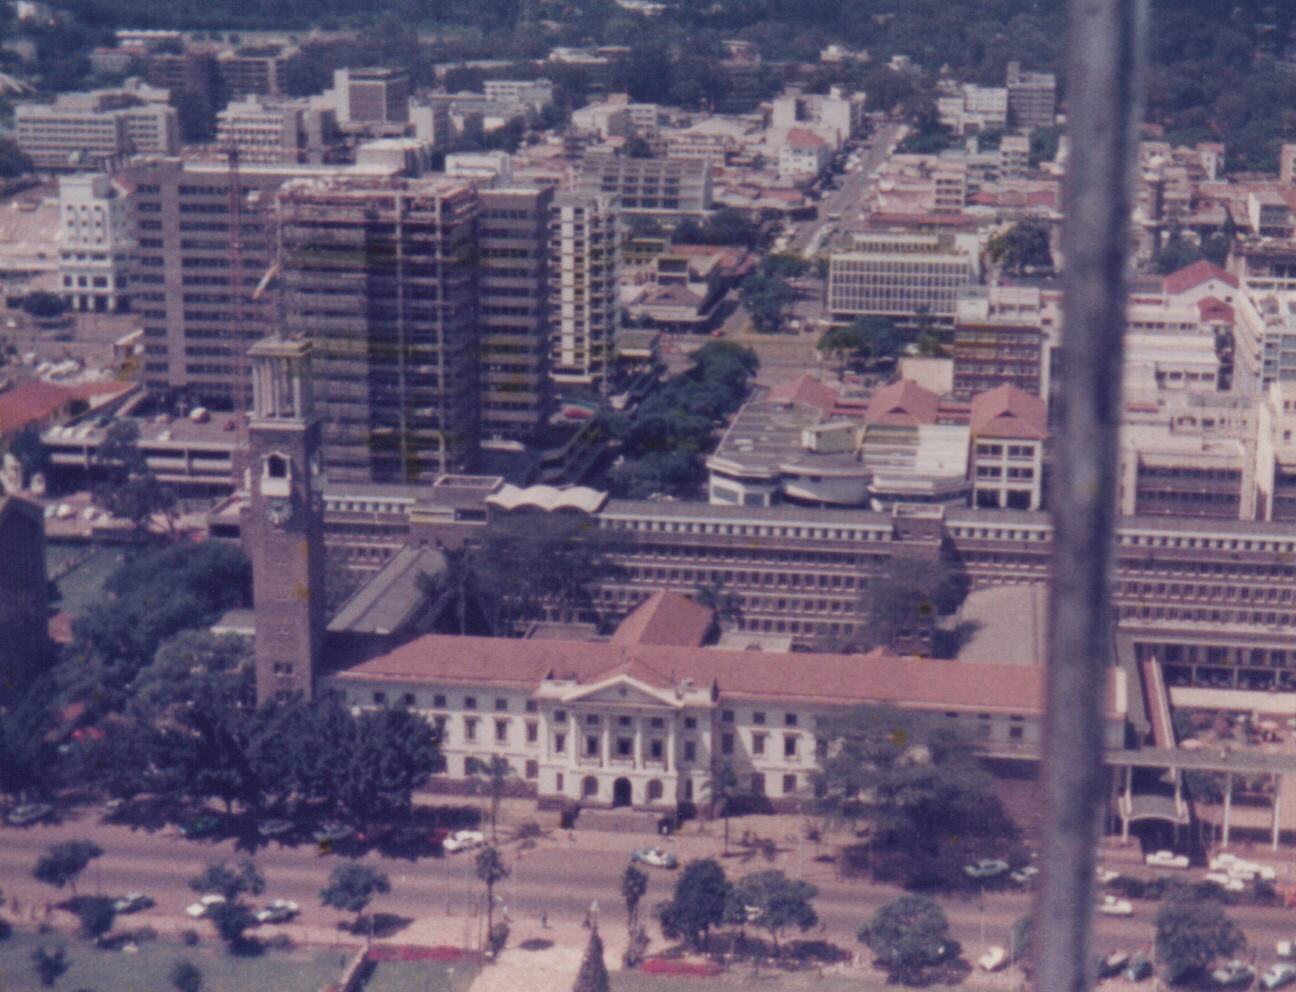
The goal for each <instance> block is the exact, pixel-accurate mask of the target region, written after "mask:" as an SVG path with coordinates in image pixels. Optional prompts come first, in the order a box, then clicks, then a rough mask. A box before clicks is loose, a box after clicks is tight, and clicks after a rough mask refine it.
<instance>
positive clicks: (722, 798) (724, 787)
mask: <svg viewBox="0 0 1296 992" xmlns="http://www.w3.org/2000/svg"><path fill="white" fill-rule="evenodd" d="M703 788H704V789H705V790H706V791H707V792H709V793H710V794H711V802H712V803H716V802H719V803H720V815H721V816H722V817H724V853H725V854H728V853H729V809H730V806H731V805H732V803H733V799H734V797H735V796H737V795H738V789H739V783H738V773H737V772H735V771H734V770H733V765H731V764H729V763H728V762H725V763H724V764H723V765H717V766H716V767H714V768H713V769H712V770H711V780H710V781H709V782H707V783H706V784H705V785H703Z"/></svg>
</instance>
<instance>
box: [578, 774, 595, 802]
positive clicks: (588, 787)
mask: <svg viewBox="0 0 1296 992" xmlns="http://www.w3.org/2000/svg"><path fill="white" fill-rule="evenodd" d="M598 791H599V788H598V779H597V778H595V777H594V776H593V775H586V776H585V778H584V779H582V780H581V796H583V797H584V798H585V799H592V798H594V797H595V796H597V795H598Z"/></svg>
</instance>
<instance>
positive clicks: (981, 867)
mask: <svg viewBox="0 0 1296 992" xmlns="http://www.w3.org/2000/svg"><path fill="white" fill-rule="evenodd" d="M1007 870H1008V862H1007V861H999V860H997V859H994V858H982V859H981V860H980V861H973V862H972V863H971V864H970V865H964V866H963V873H964V874H965V875H967V876H968V877H969V878H994V877H995V876H996V875H1002V874H1003V873H1004V872H1006V871H1007Z"/></svg>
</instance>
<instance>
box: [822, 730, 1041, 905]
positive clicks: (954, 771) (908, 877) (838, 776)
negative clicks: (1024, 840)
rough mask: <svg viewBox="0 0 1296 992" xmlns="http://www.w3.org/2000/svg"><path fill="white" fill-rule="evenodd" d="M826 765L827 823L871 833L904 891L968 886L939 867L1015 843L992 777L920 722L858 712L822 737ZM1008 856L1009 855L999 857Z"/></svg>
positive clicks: (963, 743)
mask: <svg viewBox="0 0 1296 992" xmlns="http://www.w3.org/2000/svg"><path fill="white" fill-rule="evenodd" d="M821 738H822V740H823V742H824V744H825V745H826V747H827V753H828V757H827V758H826V759H825V760H824V762H823V767H822V771H821V772H820V773H818V775H817V776H816V778H815V793H816V795H817V796H818V797H819V800H818V810H819V812H820V813H821V814H823V815H825V816H826V817H828V818H830V819H833V820H837V821H839V822H845V823H848V824H853V823H855V822H856V821H858V820H860V819H864V820H867V821H868V822H869V823H870V824H871V825H872V827H873V840H872V846H873V849H874V851H875V852H886V853H889V854H890V855H893V856H894V858H895V861H894V864H893V865H892V866H891V867H892V869H893V870H894V872H895V873H896V874H899V875H900V876H901V877H902V879H903V880H904V881H905V882H906V883H907V884H910V885H920V884H926V885H931V884H939V883H946V884H948V883H952V882H962V881H965V879H966V876H964V875H963V874H962V871H961V868H962V865H961V863H960V864H956V865H950V864H948V863H947V862H946V861H945V860H944V856H945V854H946V849H947V848H950V849H951V850H952V854H951V856H952V857H954V856H957V855H959V854H960V853H962V852H966V853H968V855H969V856H971V857H975V856H978V854H977V853H974V852H973V851H972V850H970V849H973V848H975V849H977V850H979V851H983V850H984V849H985V848H987V847H999V848H1001V849H1002V848H1003V847H1004V845H1006V844H1011V843H1012V842H1013V841H1014V839H1015V838H1016V836H1017V833H1018V831H1017V828H1016V826H1015V824H1013V822H1012V820H1011V819H1010V818H1009V817H1008V815H1007V814H1006V813H1005V812H1004V809H1003V806H1002V804H1001V803H1000V801H999V798H998V796H997V794H996V793H995V791H994V784H993V782H992V780H991V779H990V777H989V775H988V774H987V773H986V772H985V771H984V770H983V769H981V768H980V766H979V765H978V764H977V760H976V755H975V752H974V750H973V749H972V748H971V747H970V746H969V742H968V741H967V740H966V739H965V738H964V737H963V736H961V735H960V734H958V733H956V732H954V731H953V730H951V729H949V728H948V727H946V726H945V725H944V724H943V723H940V722H938V721H936V720H934V719H933V718H931V717H929V716H927V715H926V714H920V713H915V712H913V711H907V710H900V709H898V708H896V707H892V706H860V707H857V708H855V709H853V710H851V711H850V712H848V713H846V714H843V715H842V716H841V717H839V718H837V719H835V720H833V721H831V722H830V723H829V724H828V725H826V726H825V727H823V728H822V729H821ZM1005 853H1007V852H1005Z"/></svg>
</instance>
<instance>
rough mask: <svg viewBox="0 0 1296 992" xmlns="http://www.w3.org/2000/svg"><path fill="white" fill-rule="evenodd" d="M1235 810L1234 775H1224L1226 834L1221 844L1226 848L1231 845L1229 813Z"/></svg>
mask: <svg viewBox="0 0 1296 992" xmlns="http://www.w3.org/2000/svg"><path fill="white" fill-rule="evenodd" d="M1232 808H1233V773H1232V772H1226V773H1225V774H1224V834H1223V836H1222V837H1221V838H1220V842H1221V843H1222V844H1223V846H1224V847H1228V845H1229V812H1230V810H1232Z"/></svg>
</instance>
